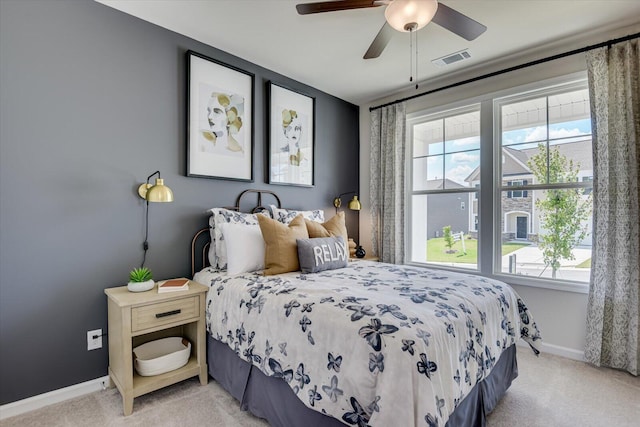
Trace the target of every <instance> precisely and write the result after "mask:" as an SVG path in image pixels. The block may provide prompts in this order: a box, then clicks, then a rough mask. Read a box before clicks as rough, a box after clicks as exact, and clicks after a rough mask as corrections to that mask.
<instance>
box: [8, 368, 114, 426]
mask: <svg viewBox="0 0 640 427" xmlns="http://www.w3.org/2000/svg"><path fill="white" fill-rule="evenodd" d="M108 386H109V376H108V375H107V376H105V377H101V378H96V379H95V380H90V381H85V382H83V383H80V384H74V385H72V386H69V387H64V388H60V389H58V390H53V391H50V392H48V393H43V394H39V395H37V396H33V397H28V398H26V399H22V400H18V401H17V402H11V403H7V404H6V405H2V406H0V420H4V419H5V418H9V417H13V416H16V415H20V414H24V413H25V412H29V411H33V410H35V409H40V408H44V407H45V406H49V405H52V404H54V403H58V402H62V401H65V400H68V399H73V398H74V397H78V396H82V395H85V394H89V393H93V392H94V391H100V390H104V389H105V388H107V387H108Z"/></svg>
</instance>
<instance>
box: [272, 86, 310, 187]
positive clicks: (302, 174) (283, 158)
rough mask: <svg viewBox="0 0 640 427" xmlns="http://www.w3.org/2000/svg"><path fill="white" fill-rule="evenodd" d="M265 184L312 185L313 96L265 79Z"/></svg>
mask: <svg viewBox="0 0 640 427" xmlns="http://www.w3.org/2000/svg"><path fill="white" fill-rule="evenodd" d="M267 92H268V97H269V108H268V122H269V152H268V153H269V154H268V155H269V162H268V163H269V167H268V176H269V179H268V182H269V184H278V185H297V186H301V187H313V186H314V163H315V103H316V99H315V97H312V96H309V95H307V94H304V93H302V92H299V91H296V90H293V89H290V88H288V87H286V86H283V85H281V84H278V83H275V82H272V81H270V82H267Z"/></svg>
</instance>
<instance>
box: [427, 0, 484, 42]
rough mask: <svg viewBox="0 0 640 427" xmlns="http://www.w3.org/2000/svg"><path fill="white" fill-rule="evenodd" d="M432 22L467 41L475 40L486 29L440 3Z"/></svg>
mask: <svg viewBox="0 0 640 427" xmlns="http://www.w3.org/2000/svg"><path fill="white" fill-rule="evenodd" d="M433 22H435V23H436V24H438V25H440V26H441V27H443V28H446V29H447V30H449V31H451V32H452V33H454V34H457V35H459V36H460V37H462V38H463V39H466V40H468V41H471V40H474V39H476V38H477V37H478V36H479V35H480V34H482V33H484V32H485V31H487V27H486V26H484V25H482V24H481V23H479V22H478V21H474V20H473V19H471V18H469V17H468V16H466V15H463V14H462V13H460V12H458V11H457V10H454V9H451V8H450V7H449V6H447V5H444V4H442V3H440V2H438V10H437V11H436V14H435V16H434V17H433Z"/></svg>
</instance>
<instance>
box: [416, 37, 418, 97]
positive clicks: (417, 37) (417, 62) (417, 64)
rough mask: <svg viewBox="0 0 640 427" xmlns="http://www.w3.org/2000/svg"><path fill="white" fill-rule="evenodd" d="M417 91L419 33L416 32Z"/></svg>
mask: <svg viewBox="0 0 640 427" xmlns="http://www.w3.org/2000/svg"><path fill="white" fill-rule="evenodd" d="M416 89H418V32H417V31H416Z"/></svg>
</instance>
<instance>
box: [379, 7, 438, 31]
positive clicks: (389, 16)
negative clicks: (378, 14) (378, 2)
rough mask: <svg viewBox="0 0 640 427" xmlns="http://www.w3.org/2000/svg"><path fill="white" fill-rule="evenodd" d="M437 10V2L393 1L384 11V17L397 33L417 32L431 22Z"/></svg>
mask: <svg viewBox="0 0 640 427" xmlns="http://www.w3.org/2000/svg"><path fill="white" fill-rule="evenodd" d="M437 10H438V2H437V0H394V1H392V2H391V3H389V5H388V6H387V8H386V9H385V11H384V17H385V18H386V20H387V22H388V23H389V25H391V27H393V28H394V29H396V30H398V31H401V32H408V31H409V30H411V31H417V30H419V29H420V28H422V27H424V26H425V25H427V24H428V23H429V22H431V20H432V19H433V16H434V15H435V14H436V11H437Z"/></svg>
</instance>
